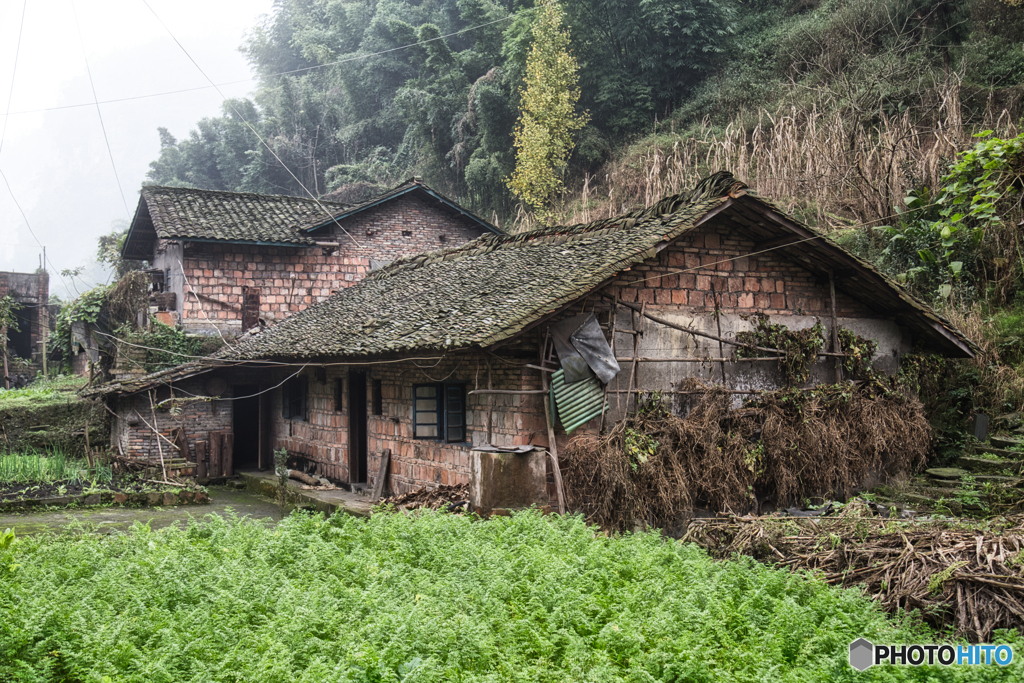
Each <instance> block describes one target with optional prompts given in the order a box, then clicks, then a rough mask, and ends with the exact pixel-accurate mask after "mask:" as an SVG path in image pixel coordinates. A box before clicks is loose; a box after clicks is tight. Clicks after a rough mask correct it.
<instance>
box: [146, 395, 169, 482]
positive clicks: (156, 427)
mask: <svg viewBox="0 0 1024 683" xmlns="http://www.w3.org/2000/svg"><path fill="white" fill-rule="evenodd" d="M146 395H147V396H149V407H150V409H152V411H153V431H154V432H155V433H156V450H157V453H159V454H160V470H161V471H162V472H163V474H164V481H167V467H166V465H164V449H163V446H161V445H160V437H161V436H163V435H162V434H161V433H160V429H159V426H160V425H159V423H158V422H157V421H156V403H155V402H154V401H153V392H152V391H149V392H146Z"/></svg>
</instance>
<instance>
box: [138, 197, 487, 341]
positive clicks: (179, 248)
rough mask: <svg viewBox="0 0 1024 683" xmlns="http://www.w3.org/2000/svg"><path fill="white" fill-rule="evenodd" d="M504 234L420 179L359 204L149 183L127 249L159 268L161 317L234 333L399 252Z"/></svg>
mask: <svg viewBox="0 0 1024 683" xmlns="http://www.w3.org/2000/svg"><path fill="white" fill-rule="evenodd" d="M497 232H498V230H497V229H496V228H494V226H492V225H490V224H489V223H487V222H486V221H484V220H482V219H480V218H478V217H477V216H474V215H473V214H471V213H470V212H468V211H466V210H465V209H463V208H462V207H460V206H459V205H458V204H456V203H455V202H453V201H452V200H450V199H448V198H447V197H445V196H443V195H442V194H440V193H438V192H436V191H434V190H432V189H431V188H430V187H428V186H427V185H426V184H424V183H423V182H422V181H420V180H419V179H418V178H413V179H411V180H409V181H407V182H405V183H403V184H401V185H399V186H398V187H396V188H394V189H393V190H390V191H388V192H386V193H384V194H383V195H380V196H378V197H375V198H373V199H371V200H369V201H366V202H363V203H361V204H357V205H347V204H340V203H336V202H331V201H323V200H321V201H316V200H313V199H308V198H303V197H286V196H271V195H259V194H250V193H238V192H218V191H212V190H198V189H191V188H180V187H156V186H149V187H144V188H143V189H142V196H141V198H140V200H139V206H138V208H137V209H136V212H135V217H134V219H133V220H132V224H131V228H130V230H129V232H128V236H127V238H126V239H125V243H124V246H123V248H122V256H123V257H124V258H125V259H131V260H142V261H148V262H149V264H150V265H151V266H152V272H153V273H154V285H155V290H156V296H155V301H156V303H157V305H158V307H159V308H160V311H159V313H158V317H159V318H160V319H161V320H162V321H163V322H165V323H169V324H177V325H180V326H181V327H183V328H184V329H185V330H186V331H188V332H194V333H199V334H215V333H216V332H215V328H216V330H218V331H219V332H220V333H221V334H225V333H228V334H233V335H235V336H237V335H239V334H241V333H242V332H243V331H244V330H247V329H249V328H252V327H254V326H255V325H257V324H258V323H259V322H260V321H263V322H264V323H273V322H278V321H280V320H282V319H284V318H286V317H288V316H289V315H291V314H293V313H297V312H298V311H301V310H304V309H306V308H308V307H309V306H311V305H312V304H315V303H317V302H319V301H323V300H324V299H326V298H327V297H328V296H330V294H331V293H332V292H335V291H337V290H340V289H343V288H345V287H349V286H351V285H353V284H355V283H356V282H358V281H359V280H360V279H362V277H363V276H364V275H365V274H366V273H367V272H369V271H370V270H372V269H373V268H375V267H379V266H381V265H384V264H386V263H388V262H390V261H392V260H394V259H396V258H398V257H401V256H406V255H409V254H415V253H419V252H422V251H427V250H431V249H438V248H444V247H446V246H452V245H457V244H462V243H463V242H467V241H469V240H472V239H476V238H477V237H480V236H481V235H483V234H492V233H497Z"/></svg>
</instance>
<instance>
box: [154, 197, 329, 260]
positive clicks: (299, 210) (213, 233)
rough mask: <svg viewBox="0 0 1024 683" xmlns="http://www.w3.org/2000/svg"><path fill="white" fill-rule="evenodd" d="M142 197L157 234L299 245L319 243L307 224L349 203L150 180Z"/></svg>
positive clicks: (317, 221) (166, 237)
mask: <svg viewBox="0 0 1024 683" xmlns="http://www.w3.org/2000/svg"><path fill="white" fill-rule="evenodd" d="M142 198H143V200H144V201H145V202H146V206H147V208H148V210H149V215H150V218H151V219H152V221H153V227H154V228H155V230H156V234H157V236H158V237H162V238H165V239H193V240H224V241H229V242H257V243H265V244H294V245H297V246H298V245H313V244H315V241H314V239H313V238H312V237H311V236H310V235H308V234H307V233H306V232H305V228H307V227H309V226H310V225H312V224H316V223H322V222H324V220H327V219H329V218H330V217H331V216H333V215H336V214H338V213H340V212H341V211H344V210H345V209H346V208H348V206H347V205H346V204H339V203H336V202H327V201H320V202H319V203H318V202H317V201H315V200H313V199H307V198H303V197H288V196H284V195H263V194H253V193H249V192H221V191H216V190H199V189H194V188H185V187H159V186H147V187H144V188H142ZM325 209H326V213H325Z"/></svg>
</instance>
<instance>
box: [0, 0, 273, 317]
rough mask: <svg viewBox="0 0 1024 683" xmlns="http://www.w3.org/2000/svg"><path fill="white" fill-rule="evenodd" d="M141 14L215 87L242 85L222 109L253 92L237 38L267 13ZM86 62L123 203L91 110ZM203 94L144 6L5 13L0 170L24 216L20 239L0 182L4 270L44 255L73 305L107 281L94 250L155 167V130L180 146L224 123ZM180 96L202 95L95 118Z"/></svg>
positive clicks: (228, 92) (65, 6)
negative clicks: (204, 127)
mask: <svg viewBox="0 0 1024 683" xmlns="http://www.w3.org/2000/svg"><path fill="white" fill-rule="evenodd" d="M148 1H149V4H150V6H151V7H152V8H153V9H154V10H155V11H156V13H157V14H158V15H159V16H160V18H161V19H163V21H164V23H166V24H167V27H168V28H169V29H170V31H171V33H173V34H174V36H175V37H176V38H177V39H178V40H179V41H180V42H181V43H182V45H183V46H184V47H185V49H186V50H188V52H189V53H190V54H191V55H192V57H193V58H194V59H195V60H196V62H198V63H199V66H201V67H202V68H203V70H204V71H205V72H206V73H207V75H209V76H210V78H212V79H213V80H214V82H216V83H218V84H222V83H230V82H233V81H243V82H241V83H234V84H232V85H222V86H221V90H222V91H223V93H224V95H225V96H227V97H237V96H241V95H245V94H246V93H247V92H249V90H250V89H251V87H252V86H253V81H251V80H249V78H250V71H249V65H248V63H247V62H246V59H245V57H244V56H243V55H242V54H241V53H240V52H239V51H238V47H239V45H241V43H242V39H243V36H244V34H245V33H246V31H248V30H250V29H251V28H252V27H253V26H254V25H255V24H256V23H257V21H259V18H260V17H261V15H265V14H267V13H269V12H270V10H271V8H272V5H273V1H272V0H248V1H243V0H203V1H201V0H148ZM23 7H25V21H24V30H23V32H22V38H21V49H20V54H19V55H18V58H17V74H16V76H15V78H14V87H13V93H11V82H12V81H11V77H12V75H14V69H15V54H16V47H17V45H18V32H19V25H20V24H21V18H22V9H23ZM75 11H77V17H78V25H79V26H80V27H81V33H79V30H78V27H77V26H76V21H75ZM80 36H81V37H80ZM83 43H84V51H83ZM86 58H88V64H89V68H90V69H91V71H92V78H93V82H94V84H95V88H96V97H97V98H98V99H99V101H100V102H101V104H100V111H101V112H102V114H103V123H104V125H105V126H106V131H107V138H108V139H109V142H110V150H111V153H112V155H113V160H114V166H115V167H116V169H117V176H118V177H119V178H120V192H119V190H118V182H117V180H115V175H114V168H113V167H112V166H111V161H110V157H109V155H108V153H107V147H106V145H105V144H104V141H103V131H102V129H101V127H100V120H99V117H98V115H97V112H96V106H95V105H94V104H93V95H92V90H91V89H90V86H89V78H88V74H87V71H86ZM208 85H209V83H208V81H207V80H206V79H205V78H204V77H203V75H202V74H201V73H200V72H199V71H198V70H197V69H196V67H195V66H194V65H193V64H192V63H191V62H190V61H189V59H188V57H187V56H186V55H185V54H184V53H183V52H182V50H181V48H179V47H178V46H177V45H176V44H175V42H174V40H173V39H172V38H171V37H170V36H169V35H168V34H167V31H166V30H165V29H164V28H163V27H162V26H161V25H160V23H159V22H158V21H157V19H156V18H155V17H154V16H153V14H152V13H150V11H149V10H148V9H147V8H146V5H145V4H143V2H142V1H141V0H103V1H102V2H95V1H93V2H88V1H87V0H77V2H75V3H74V4H72V2H71V0H48V1H46V2H39V0H28V2H27V6H25V4H24V3H23V0H0V130H2V129H3V126H4V112H6V111H7V110H8V108H9V109H10V112H11V114H10V116H9V117H7V119H6V124H7V126H6V132H5V134H4V137H3V147H2V148H0V169H2V170H3V172H4V174H5V175H6V176H7V180H8V181H9V182H10V185H11V191H13V194H14V197H15V198H17V201H18V203H20V205H21V208H22V209H23V210H24V211H25V214H26V215H27V216H28V225H26V222H25V220H24V219H23V218H22V215H21V213H20V212H19V211H18V208H17V205H16V204H15V202H14V200H13V199H12V197H11V192H9V191H8V189H7V187H6V186H5V185H4V184H3V180H2V179H0V270H5V271H9V270H13V271H23V272H31V271H34V270H35V269H36V268H38V267H39V264H40V254H41V251H42V250H41V248H40V246H39V243H40V242H41V243H42V244H43V245H45V246H46V255H47V260H48V264H47V269H48V270H49V271H50V291H51V292H52V293H54V294H58V295H59V296H61V297H63V298H69V297H73V296H76V295H77V292H78V291H85V289H87V288H88V287H90V286H91V285H92V284H95V283H96V282H103V281H105V280H106V279H107V277H108V273H107V271H106V270H104V269H103V268H101V267H100V266H99V265H98V264H96V262H95V258H94V257H95V252H96V240H97V238H98V237H99V236H100V235H102V234H105V233H108V232H110V230H111V226H112V223H114V222H115V221H128V220H130V218H131V213H133V212H134V211H135V206H136V204H137V203H138V191H139V187H140V185H141V183H142V181H143V179H144V178H145V174H146V171H147V170H148V168H149V166H148V165H149V162H150V161H152V160H153V159H155V158H156V157H157V155H158V153H159V149H160V143H159V137H158V135H157V130H156V129H157V127H158V126H165V127H167V128H168V129H169V130H170V131H171V133H172V134H173V135H175V136H176V137H178V138H179V139H180V138H182V137H185V136H186V135H187V134H188V131H189V130H190V128H191V127H192V125H193V124H194V123H195V122H196V121H198V120H199V119H200V118H202V117H204V116H213V115H217V114H219V113H220V105H221V102H222V98H221V95H220V94H218V93H217V91H216V90H215V89H213V88H210V87H205V88H203V86H208ZM186 88H203V89H201V90H195V91H192V92H187V93H177V94H170V95H163V96H159V97H146V98H142V99H135V100H130V101H124V102H112V103H109V104H102V102H103V101H104V100H116V99H121V98H129V97H137V96H140V95H150V94H154V93H164V92H167V91H173V90H182V89H186ZM8 93H11V97H10V103H9V104H8ZM68 105H85V106H73V107H68ZM56 107H68V108H62V109H55V108H56ZM122 192H123V194H124V199H122V195H121V193H122ZM126 203H127V210H126V208H125V204H126ZM29 226H31V229H32V231H34V232H35V235H36V237H37V238H38V241H37V240H36V239H35V238H33V236H32V233H31V232H30V231H29ZM79 266H84V267H85V268H86V271H85V272H84V273H83V274H82V276H81V277H80V278H77V279H67V278H61V276H60V275H59V271H61V270H63V269H69V268H76V267H79Z"/></svg>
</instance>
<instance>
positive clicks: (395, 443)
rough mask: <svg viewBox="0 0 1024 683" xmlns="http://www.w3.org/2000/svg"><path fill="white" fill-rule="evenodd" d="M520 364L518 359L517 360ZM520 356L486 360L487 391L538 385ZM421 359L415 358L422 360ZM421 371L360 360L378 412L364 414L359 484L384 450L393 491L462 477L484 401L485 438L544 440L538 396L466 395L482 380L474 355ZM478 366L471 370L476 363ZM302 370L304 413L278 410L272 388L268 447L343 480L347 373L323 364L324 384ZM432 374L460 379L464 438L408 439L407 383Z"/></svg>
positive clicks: (372, 474) (479, 359) (480, 430)
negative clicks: (338, 397)
mask: <svg viewBox="0 0 1024 683" xmlns="http://www.w3.org/2000/svg"><path fill="white" fill-rule="evenodd" d="M523 362H525V361H523ZM523 362H513V363H512V364H505V363H500V362H498V361H495V360H493V359H492V367H491V383H492V387H493V388H495V389H521V388H536V387H539V380H538V379H537V378H536V377H535V375H536V372H535V371H533V370H529V369H527V368H525V367H523V365H522V363H523ZM423 364H424V363H422V362H421V363H419V365H423ZM427 364H429V365H431V367H430V368H429V369H427V370H425V369H423V368H419V367H417V366H416V364H414V363H411V362H401V363H388V364H383V363H382V364H375V365H370V366H363V368H364V369H365V372H366V381H367V399H368V411H367V412H368V413H370V412H371V410H372V405H373V398H372V387H373V386H374V380H379V381H380V389H381V398H382V401H381V403H382V409H383V410H382V414H381V415H372V414H368V417H367V442H368V448H367V473H368V477H367V479H368V481H367V483H368V484H369V485H370V486H372V485H373V484H374V483H375V481H376V476H377V471H378V469H379V467H380V456H381V453H382V452H383V450H384V449H385V448H389V449H391V466H390V470H389V471H390V477H389V481H388V483H389V485H390V487H392V488H393V490H394V491H396V492H399V493H401V492H405V491H408V490H412V489H415V488H418V487H420V486H436V485H438V484H464V483H468V482H469V451H470V449H471V448H472V446H473V445H479V444H483V443H486V442H487V440H488V439H487V413H488V407H489V406H493V407H492V413H491V414H492V417H491V442H492V443H494V444H497V445H512V444H525V443H546V441H547V433H546V426H545V423H544V414H543V407H542V406H543V404H542V399H541V397H539V396H536V395H534V396H511V395H492V396H487V395H469V394H468V392H469V391H472V390H473V389H474V388H475V387H479V388H484V387H486V386H487V359H486V358H485V357H484V356H483V355H482V354H460V355H458V356H456V357H449V358H447V359H445V360H443V361H441V362H440V363H438V364H437V365H434V364H433V363H432V362H428V363H427ZM478 368H479V369H478ZM314 374H315V373H310V378H309V402H308V409H307V419H306V420H305V421H303V420H296V419H284V418H283V417H282V416H281V391H280V390H278V391H276V392H275V398H274V403H273V408H272V411H273V412H272V416H273V418H272V419H273V426H272V434H273V443H274V448H285V449H287V450H288V452H289V454H290V455H293V456H294V455H298V456H302V457H305V458H308V459H310V460H312V461H315V462H316V463H318V470H317V471H318V472H319V473H321V474H323V475H324V476H326V477H328V478H330V479H334V480H337V481H341V482H348V481H349V480H350V475H349V461H348V437H349V423H348V418H349V409H350V406H349V393H348V390H349V386H348V382H349V371H348V370H347V369H346V368H344V367H339V366H333V367H329V368H327V371H326V380H327V381H326V382H325V383H321V382H319V381H317V380H316V379H315V377H314V376H313V375H314ZM439 378H444V381H446V382H458V383H463V384H464V385H465V389H466V392H467V395H466V425H467V443H463V444H447V443H441V442H438V441H435V440H432V439H417V438H414V437H413V423H412V419H413V385H415V384H424V383H431V382H433V381H435V380H437V379H439ZM338 380H341V381H342V382H343V385H342V386H343V389H342V396H343V401H342V405H341V407H340V408H341V409H340V410H338V409H336V408H337V406H336V405H335V386H336V385H335V383H336V382H337V381H338Z"/></svg>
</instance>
